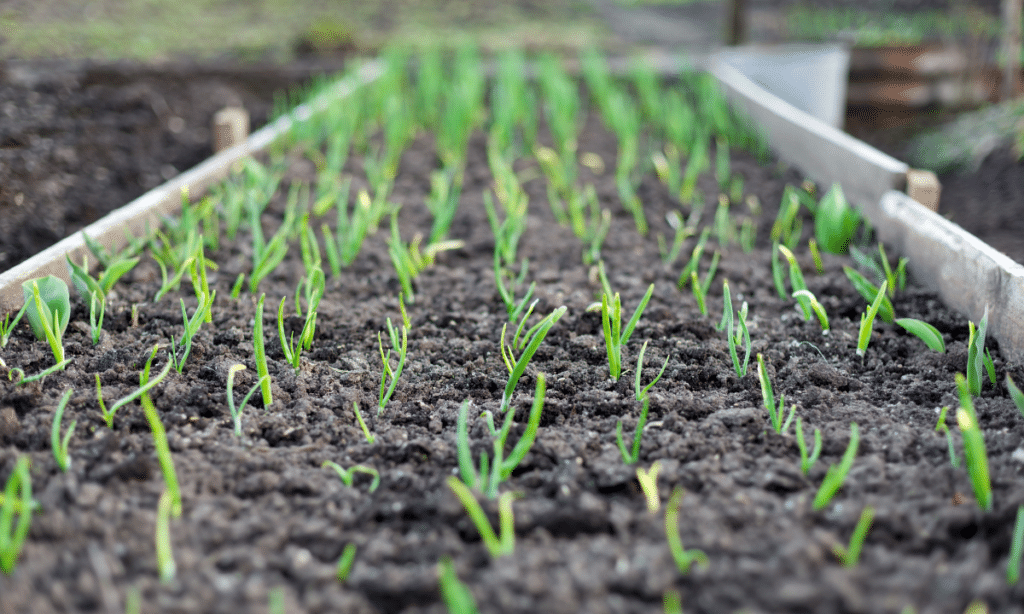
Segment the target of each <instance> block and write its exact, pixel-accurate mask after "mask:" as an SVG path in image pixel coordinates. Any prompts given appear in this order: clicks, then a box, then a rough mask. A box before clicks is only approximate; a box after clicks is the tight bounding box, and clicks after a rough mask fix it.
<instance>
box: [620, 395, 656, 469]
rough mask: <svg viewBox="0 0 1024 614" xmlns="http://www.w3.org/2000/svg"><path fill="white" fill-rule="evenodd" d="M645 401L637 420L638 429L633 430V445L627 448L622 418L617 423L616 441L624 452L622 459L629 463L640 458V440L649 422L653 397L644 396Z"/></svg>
mask: <svg viewBox="0 0 1024 614" xmlns="http://www.w3.org/2000/svg"><path fill="white" fill-rule="evenodd" d="M643 403H644V404H643V408H642V409H641V410H640V417H639V418H638V419H637V421H636V429H635V430H634V431H633V445H632V447H630V448H627V447H626V443H625V442H624V441H623V439H622V420H619V421H618V422H617V423H616V425H615V442H616V443H617V444H618V446H619V452H621V453H622V460H623V461H624V462H625V463H626V464H627V465H632V464H634V463H636V462H637V461H638V460H640V440H641V438H642V437H643V434H644V426H645V425H646V424H647V412H648V411H649V409H650V404H651V399H650V398H649V397H647V396H644V399H643Z"/></svg>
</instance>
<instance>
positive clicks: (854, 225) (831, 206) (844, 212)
mask: <svg viewBox="0 0 1024 614" xmlns="http://www.w3.org/2000/svg"><path fill="white" fill-rule="evenodd" d="M860 223H861V217H860V214H859V213H857V210H856V209H854V208H853V207H851V206H850V205H849V204H848V203H847V202H846V196H845V195H844V194H843V189H842V187H840V185H839V184H838V183H836V184H834V185H833V186H832V189H831V190H829V191H828V193H827V194H825V196H824V197H823V198H822V199H821V202H820V203H818V211H817V214H816V215H815V216H814V236H815V238H816V239H817V240H818V245H820V246H821V248H822V249H824V250H825V251H827V252H831V253H833V254H845V253H846V252H847V250H848V249H849V248H850V241H851V240H853V236H854V235H855V234H856V233H857V229H858V228H859V227H860Z"/></svg>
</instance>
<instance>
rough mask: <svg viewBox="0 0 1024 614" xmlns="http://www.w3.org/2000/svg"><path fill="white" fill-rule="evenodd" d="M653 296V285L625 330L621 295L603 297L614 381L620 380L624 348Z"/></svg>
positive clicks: (648, 289)
mask: <svg viewBox="0 0 1024 614" xmlns="http://www.w3.org/2000/svg"><path fill="white" fill-rule="evenodd" d="M653 294H654V284H651V285H650V286H649V287H648V288H647V293H646V294H644V297H643V298H642V299H640V304H639V305H637V308H636V310H635V311H634V312H633V316H632V317H631V318H630V319H629V322H627V323H626V328H625V329H623V328H622V301H621V299H620V298H619V293H618V292H616V293H615V296H614V297H610V296H608V295H607V294H602V295H601V326H602V327H603V328H604V341H605V347H606V348H607V350H608V370H609V372H610V373H611V378H612V380H613V381H616V380H618V379H619V375H620V374H621V373H622V346H624V345H626V343H628V342H629V338H630V337H631V336H632V335H633V329H634V328H636V325H637V323H638V322H639V321H640V316H641V315H642V314H643V312H644V309H645V308H646V307H647V303H648V302H649V301H650V300H651V296H652V295H653Z"/></svg>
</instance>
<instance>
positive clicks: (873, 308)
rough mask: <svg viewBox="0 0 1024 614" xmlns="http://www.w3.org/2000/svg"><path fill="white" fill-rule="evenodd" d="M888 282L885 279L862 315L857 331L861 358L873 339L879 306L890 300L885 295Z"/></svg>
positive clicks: (858, 349) (858, 354)
mask: <svg viewBox="0 0 1024 614" xmlns="http://www.w3.org/2000/svg"><path fill="white" fill-rule="evenodd" d="M887 284H888V282H885V281H883V282H882V287H881V288H879V289H878V294H877V295H875V300H874V301H872V303H871V305H870V306H869V307H868V309H867V311H866V312H865V313H862V314H861V316H860V331H859V332H858V333H857V356H860V357H861V358H863V357H864V354H865V353H866V352H867V351H868V343H869V342H870V341H871V332H872V330H874V326H875V314H876V313H878V308H879V307H880V306H881V304H882V302H883V301H886V300H888V299H887V298H886V297H885V288H886V285H887Z"/></svg>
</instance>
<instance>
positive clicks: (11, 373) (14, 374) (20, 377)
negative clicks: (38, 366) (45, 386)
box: [0, 358, 71, 386]
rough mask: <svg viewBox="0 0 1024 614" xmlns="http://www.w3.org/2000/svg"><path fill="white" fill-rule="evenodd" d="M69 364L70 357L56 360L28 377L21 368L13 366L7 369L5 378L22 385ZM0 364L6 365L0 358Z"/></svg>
mask: <svg viewBox="0 0 1024 614" xmlns="http://www.w3.org/2000/svg"><path fill="white" fill-rule="evenodd" d="M69 364H71V359H70V358H66V359H64V360H62V361H60V362H58V363H57V364H55V365H52V366H50V367H47V368H46V369H43V370H42V371H40V372H39V373H36V374H35V375H30V376H28V377H25V372H24V371H23V370H21V369H19V368H18V367H13V368H11V369H9V370H8V371H7V379H9V380H12V381H14V385H15V386H23V385H25V384H29V383H31V382H36V381H39V380H42V379H44V378H46V376H47V375H51V374H53V373H56V372H57V371H63V370H64V367H66V366H68V365H69ZM0 366H2V367H6V366H7V365H6V364H3V361H2V360H0Z"/></svg>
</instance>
